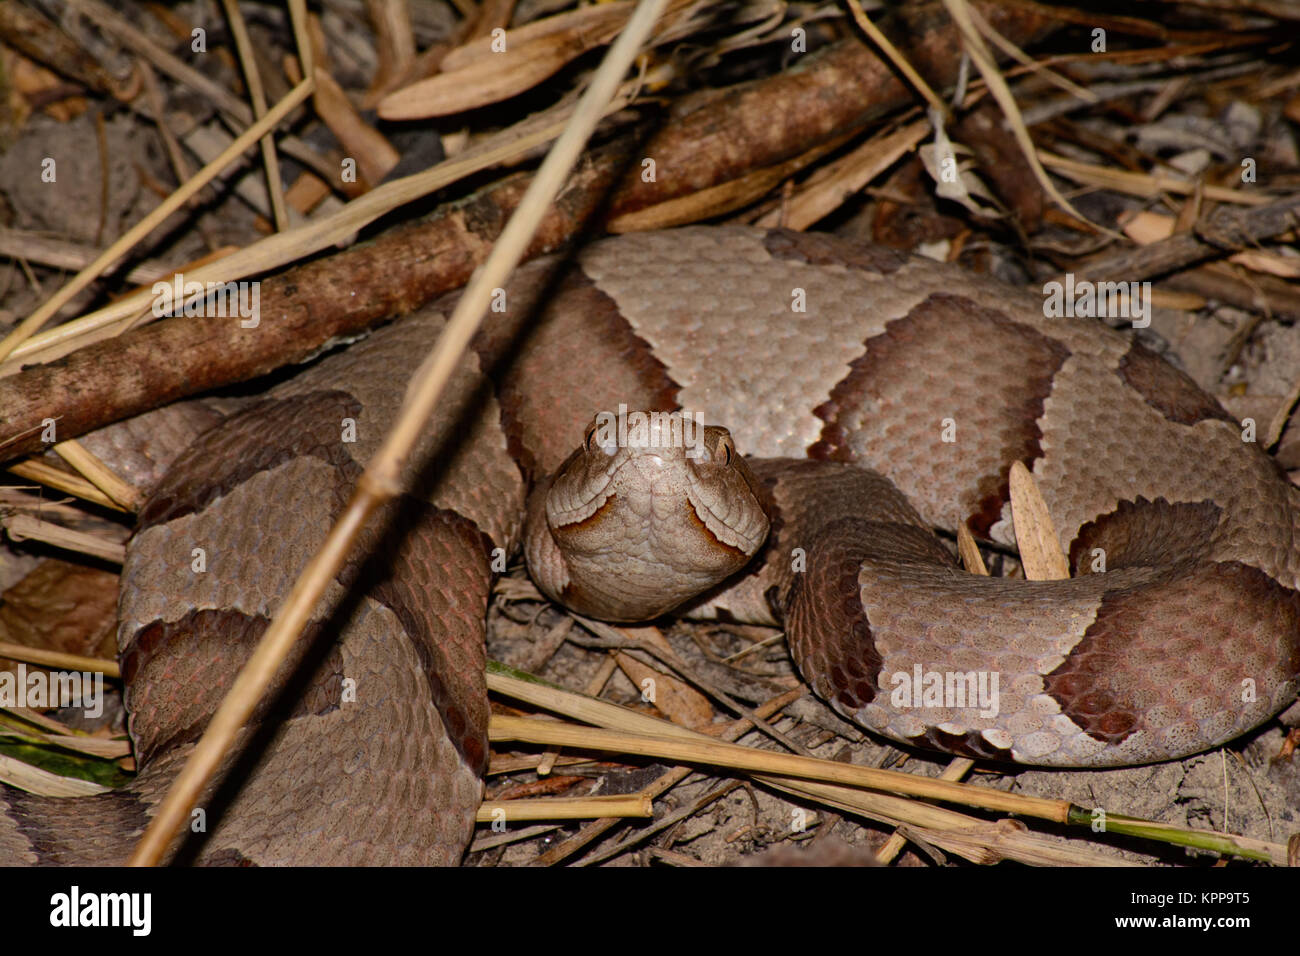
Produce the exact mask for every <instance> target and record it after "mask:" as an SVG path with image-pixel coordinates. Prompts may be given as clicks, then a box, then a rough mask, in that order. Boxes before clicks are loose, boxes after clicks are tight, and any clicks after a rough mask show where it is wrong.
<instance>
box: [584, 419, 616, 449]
mask: <svg viewBox="0 0 1300 956" xmlns="http://www.w3.org/2000/svg"><path fill="white" fill-rule="evenodd" d="M599 435H600V425H599V423H598V422H592V423H591V424H590V425H588V426H587V431H586V432H585V433H584V434H583V436H582V447H583V449H584V450H585V451H587V452H594V451H595V450H596V449H597V448H599V449H600V450H601V451H603V452H604V453H605V454H606V455H608V456H609V457H610V458H613V457H614V456H615V455H616V454H618V442H616V441H615V440H614V439H612V438H611V439H609V440H608V441H607V442H606V443H605V444H603V445H602V444H600V443H599V438H598V436H599Z"/></svg>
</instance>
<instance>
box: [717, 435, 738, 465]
mask: <svg viewBox="0 0 1300 956" xmlns="http://www.w3.org/2000/svg"><path fill="white" fill-rule="evenodd" d="M735 450H736V449H735V446H733V445H732V444H731V437H730V436H728V435H723V436H721V437H720V438H719V439H718V448H717V451H715V452H714V453H713V457H714V460H716V461H717V462H718V464H720V465H730V464H731V456H732V454H733V453H734V452H735Z"/></svg>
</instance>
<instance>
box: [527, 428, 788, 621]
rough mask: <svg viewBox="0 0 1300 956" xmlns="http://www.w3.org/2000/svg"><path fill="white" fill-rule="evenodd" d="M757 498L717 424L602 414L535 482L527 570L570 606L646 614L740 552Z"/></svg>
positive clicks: (741, 560) (745, 554) (755, 516)
mask: <svg viewBox="0 0 1300 956" xmlns="http://www.w3.org/2000/svg"><path fill="white" fill-rule="evenodd" d="M763 500H764V498H763V495H762V494H761V492H760V490H759V485H758V481H757V479H756V478H755V477H754V475H753V473H752V472H751V471H750V469H749V466H748V465H747V464H746V462H745V460H744V458H743V457H741V456H740V455H739V454H738V453H737V451H736V446H735V442H734V441H733V440H732V438H731V433H730V432H729V431H727V429H725V428H721V427H719V426H716V425H709V426H705V425H703V424H701V423H699V422H698V421H697V420H696V419H695V418H693V417H692V416H690V415H689V414H685V413H681V412H630V413H628V412H626V411H625V410H624V409H620V413H619V414H618V415H617V416H613V415H607V414H605V413H602V414H600V415H597V416H596V418H595V419H594V420H593V421H592V423H591V424H590V425H588V426H587V428H586V431H585V433H584V436H583V442H582V445H581V446H579V447H578V448H577V449H576V450H575V451H574V452H573V454H571V455H570V456H569V457H568V459H567V460H566V461H565V462H564V464H563V465H561V466H560V468H559V470H558V471H557V472H556V473H555V475H554V476H552V478H551V479H550V480H549V481H547V482H543V483H542V484H541V485H540V486H539V488H538V489H537V491H535V492H534V497H533V499H532V502H531V503H530V507H529V520H528V527H527V528H526V530H525V536H526V539H527V545H526V548H527V551H528V558H529V568H530V571H531V572H532V574H533V578H534V580H535V581H537V583H538V585H539V586H540V587H541V588H542V590H543V591H545V592H546V593H547V594H548V595H549V596H550V597H552V598H553V599H555V600H557V601H559V602H561V603H563V604H566V605H568V606H569V607H571V608H573V609H574V610H575V611H578V612H579V613H583V614H587V615H589V616H592V617H599V618H603V619H606V620H611V621H639V620H648V619H650V618H654V617H657V616H659V615H660V614H663V613H665V612H667V611H670V610H672V609H673V608H675V607H677V606H678V605H680V604H682V603H684V602H685V601H687V600H689V599H691V598H692V597H695V596H696V595H697V594H699V593H701V592H703V591H705V590H707V589H709V588H711V587H713V586H714V585H716V584H718V583H719V582H720V581H722V580H724V579H725V578H727V577H729V576H730V575H732V574H734V573H735V572H737V571H739V570H740V569H741V568H743V567H744V566H745V565H746V564H747V563H748V562H749V559H750V558H752V557H753V556H754V554H755V552H757V551H758V549H759V548H760V547H761V546H762V544H763V542H764V540H765V539H766V538H767V532H768V516H767V513H766V511H765V510H764V508H763V505H762V503H761V502H762V501H763Z"/></svg>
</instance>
